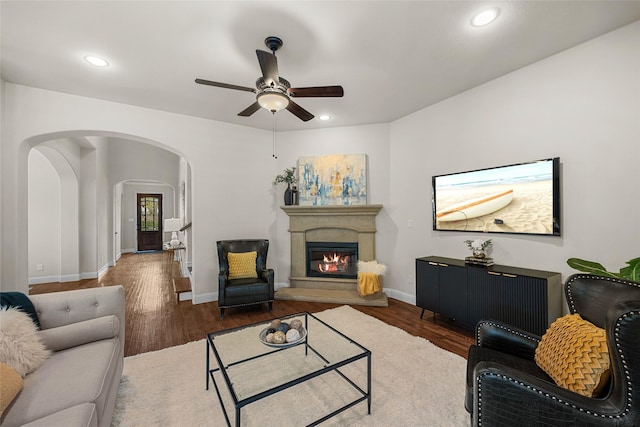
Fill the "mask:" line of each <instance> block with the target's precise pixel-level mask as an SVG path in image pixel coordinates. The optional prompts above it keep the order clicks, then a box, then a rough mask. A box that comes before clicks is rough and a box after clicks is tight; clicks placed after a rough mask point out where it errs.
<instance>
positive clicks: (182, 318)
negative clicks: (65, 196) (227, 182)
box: [30, 253, 473, 357]
mask: <svg viewBox="0 0 640 427" xmlns="http://www.w3.org/2000/svg"><path fill="white" fill-rule="evenodd" d="M171 272H172V263H171V261H170V260H169V258H168V257H167V256H165V254H163V253H147V254H125V255H123V256H122V258H120V260H118V262H117V265H116V266H115V267H112V268H110V269H109V270H108V271H107V272H106V273H105V274H103V275H102V277H100V278H99V279H87V280H81V281H78V282H65V283H45V284H41V285H34V286H32V287H31V290H30V294H31V295H34V294H42V293H47V292H59V291H66V290H72V289H84V288H93V287H101V286H113V285H123V286H124V288H125V300H126V333H125V335H126V337H125V356H131V355H134V354H138V353H144V352H148V351H154V350H160V349H162V348H166V347H171V346H175V345H180V344H185V343H187V342H190V341H196V340H200V339H203V338H204V337H205V335H206V333H207V332H213V331H219V330H222V329H227V328H232V327H236V326H241V325H245V324H249V323H255V322H261V321H267V320H269V319H271V318H273V317H280V316H284V315H287V314H292V313H298V312H301V311H308V312H311V313H313V312H318V311H322V310H326V309H329V308H333V307H338V306H339V305H338V304H325V303H315V302H295V301H279V300H276V301H275V302H274V303H273V311H272V312H269V311H268V309H267V306H266V304H265V305H263V306H257V307H247V308H238V309H228V310H227V311H226V312H225V318H224V319H223V320H220V315H219V312H218V306H217V303H215V302H211V303H204V304H196V305H194V304H192V303H191V301H181V302H178V301H177V300H176V296H175V293H174V292H173V286H172V282H171V274H172V273H171ZM353 308H355V309H357V310H359V311H361V312H363V313H366V314H368V315H370V316H373V317H376V318H378V319H380V320H382V321H383V322H385V323H387V324H390V325H394V326H396V327H398V328H401V329H404V330H405V331H407V332H408V333H410V334H411V335H415V336H420V337H423V338H426V339H428V340H429V341H431V342H432V343H434V344H435V345H437V346H439V347H441V348H444V349H446V350H448V351H451V352H453V353H456V354H458V355H460V356H463V357H466V356H467V349H468V348H469V345H471V344H472V343H473V334H472V333H471V332H470V331H467V330H463V329H460V328H458V327H457V326H456V325H454V324H451V323H449V322H447V321H443V320H441V319H440V318H439V317H437V318H435V319H434V316H433V313H431V312H428V311H427V312H425V315H424V318H423V319H420V312H421V309H420V308H418V307H416V306H413V305H411V304H407V303H405V302H402V301H398V300H395V299H393V298H390V299H389V307H365V306H355V305H354V306H353Z"/></svg>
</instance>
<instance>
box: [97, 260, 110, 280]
mask: <svg viewBox="0 0 640 427" xmlns="http://www.w3.org/2000/svg"><path fill="white" fill-rule="evenodd" d="M108 269H109V263H106V264H105V265H103V266H102V268H101V269H100V270H98V277H100V276H102V275H103V274H104V273H106V272H107V270H108Z"/></svg>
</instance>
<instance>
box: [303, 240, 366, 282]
mask: <svg viewBox="0 0 640 427" xmlns="http://www.w3.org/2000/svg"><path fill="white" fill-rule="evenodd" d="M306 247H307V276H308V277H340V278H346V279H355V278H356V277H358V243H357V242H356V243H343V242H307V243H306Z"/></svg>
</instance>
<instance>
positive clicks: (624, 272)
mask: <svg viewBox="0 0 640 427" xmlns="http://www.w3.org/2000/svg"><path fill="white" fill-rule="evenodd" d="M627 264H628V265H627V266H626V267H622V268H621V269H620V275H621V276H622V277H624V278H626V279H629V280H633V281H634V282H640V257H639V258H634V259H632V260H630V261H627Z"/></svg>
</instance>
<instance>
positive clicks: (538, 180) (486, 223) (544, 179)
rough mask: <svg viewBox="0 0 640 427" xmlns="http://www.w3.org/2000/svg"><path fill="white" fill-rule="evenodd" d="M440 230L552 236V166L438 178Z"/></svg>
mask: <svg viewBox="0 0 640 427" xmlns="http://www.w3.org/2000/svg"><path fill="white" fill-rule="evenodd" d="M434 180H435V183H434V186H435V192H434V193H435V200H434V202H435V207H434V208H435V214H434V220H435V221H436V224H435V229H437V230H459V231H483V232H503V233H534V234H553V161H552V160H545V161H540V162H533V163H526V164H521V165H513V166H504V167H500V168H494V169H485V170H479V171H473V172H464V173H458V174H451V175H442V176H436V177H434Z"/></svg>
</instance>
